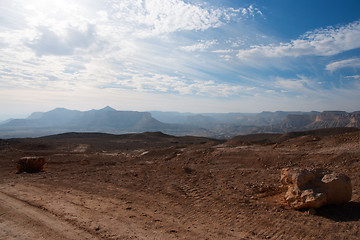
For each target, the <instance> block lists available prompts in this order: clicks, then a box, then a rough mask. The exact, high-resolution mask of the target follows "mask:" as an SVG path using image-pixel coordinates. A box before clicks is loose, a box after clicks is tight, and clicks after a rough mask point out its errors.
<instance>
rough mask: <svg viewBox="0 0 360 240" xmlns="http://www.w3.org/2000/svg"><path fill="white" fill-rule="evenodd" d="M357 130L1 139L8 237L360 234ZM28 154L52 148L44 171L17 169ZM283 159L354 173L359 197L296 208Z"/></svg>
mask: <svg viewBox="0 0 360 240" xmlns="http://www.w3.org/2000/svg"><path fill="white" fill-rule="evenodd" d="M325 135H326V134H325ZM359 136H360V132H352V133H344V134H337V135H329V136H323V134H322V135H321V134H320V135H319V136H317V135H316V134H315V135H305V136H298V137H293V138H290V139H287V140H282V141H281V142H277V143H270V144H248V143H244V142H242V141H234V140H233V141H227V142H224V141H212V140H207V139H199V138H191V137H188V138H174V137H168V136H162V135H159V134H154V135H151V134H150V135H139V136H137V137H136V139H134V138H126V139H123V138H122V139H118V138H116V137H115V138H109V139H108V138H103V137H100V135H99V136H92V137H91V139H90V138H89V137H83V136H81V137H79V136H78V137H76V138H74V137H70V136H66V137H63V138H62V139H60V140H59V139H57V140H55V139H52V138H47V139H41V140H35V139H24V140H22V139H18V140H11V141H10V140H2V141H1V142H0V167H1V170H0V174H1V175H0V239H359V238H360V192H359V191H360V180H359V173H360V171H359V170H360V162H359V160H360V140H359ZM22 156H45V157H46V160H47V164H46V166H45V168H46V169H45V171H43V172H40V173H22V174H15V166H16V161H17V159H18V158H20V157H22ZM284 167H327V168H330V169H332V170H336V171H339V172H343V173H345V174H347V175H348V176H350V178H351V179H352V185H353V197H352V200H351V202H349V203H347V204H345V205H342V206H328V207H323V208H321V209H318V210H317V211H316V213H315V214H310V213H309V212H308V211H295V210H292V209H290V208H289V207H288V206H287V205H286V204H285V203H284V202H283V195H284V191H285V189H283V188H282V187H281V186H280V185H279V178H280V170H281V169H282V168H284Z"/></svg>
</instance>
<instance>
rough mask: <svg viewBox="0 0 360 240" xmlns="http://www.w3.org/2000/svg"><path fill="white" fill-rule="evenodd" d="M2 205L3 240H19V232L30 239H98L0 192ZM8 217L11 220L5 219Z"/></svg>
mask: <svg viewBox="0 0 360 240" xmlns="http://www.w3.org/2000/svg"><path fill="white" fill-rule="evenodd" d="M0 203H1V204H0V206H1V208H0V209H1V211H4V213H5V214H4V216H1V218H2V222H1V225H2V226H3V229H4V231H3V232H1V234H2V235H4V236H2V237H1V239H13V237H14V239H18V237H19V236H17V234H16V232H17V231H18V232H27V235H28V237H29V238H30V239H31V238H33V239H36V238H37V239H97V238H96V237H95V236H93V235H91V234H90V233H88V232H85V231H83V230H81V229H79V228H77V227H75V226H73V225H71V224H69V223H67V222H65V221H63V220H61V219H59V218H58V217H57V216H55V215H53V214H51V213H50V212H48V211H46V210H44V209H42V208H39V207H36V206H34V205H32V204H29V203H27V202H26V201H22V200H20V199H18V198H16V197H13V196H10V195H8V194H6V193H3V192H0ZM6 215H8V216H11V218H10V217H6V218H5V216H6ZM1 225H0V226H1ZM25 239H27V237H25Z"/></svg>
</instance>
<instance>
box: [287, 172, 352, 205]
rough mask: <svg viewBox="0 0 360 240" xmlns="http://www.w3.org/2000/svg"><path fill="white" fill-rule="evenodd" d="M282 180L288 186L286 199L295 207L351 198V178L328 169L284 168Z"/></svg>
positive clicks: (336, 202) (337, 201)
mask: <svg viewBox="0 0 360 240" xmlns="http://www.w3.org/2000/svg"><path fill="white" fill-rule="evenodd" d="M280 182H281V183H282V184H283V185H284V186H287V187H288V190H287V192H286V194H285V200H286V201H287V203H288V204H289V206H290V207H292V208H294V209H309V208H320V207H322V206H324V205H330V204H343V203H346V202H348V201H350V199H351V194H352V187H351V181H350V178H349V177H348V176H346V175H344V174H341V173H335V172H333V171H331V170H328V169H322V168H314V169H299V168H293V169H290V168H284V169H282V170H281V179H280Z"/></svg>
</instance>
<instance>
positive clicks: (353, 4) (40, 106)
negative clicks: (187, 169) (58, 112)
mask: <svg viewBox="0 0 360 240" xmlns="http://www.w3.org/2000/svg"><path fill="white" fill-rule="evenodd" d="M359 93H360V1H358V0H352V1H350V0H343V1H335V0H326V1H325V0H317V1H309V0H302V1H289V0H272V1H269V0H254V1H250V0H243V1H242V0H236V1H230V0H225V1H216V0H209V1H200V0H167V1H164V0H163V1H161V0H96V1H95V0H93V1H89V0H69V1H68V0H63V1H49V0H32V1H27V0H2V1H0V119H4V118H7V117H12V116H13V117H17V116H20V115H21V116H24V115H26V114H30V113H31V112H34V111H48V110H51V109H53V108H55V107H66V108H69V109H79V110H89V109H92V108H95V109H97V108H102V107H104V106H107V105H110V106H112V107H114V108H116V109H118V110H137V111H150V110H162V111H180V112H260V111H276V110H300V111H310V110H318V111H323V110H345V111H355V110H360V108H359V103H360V94H359Z"/></svg>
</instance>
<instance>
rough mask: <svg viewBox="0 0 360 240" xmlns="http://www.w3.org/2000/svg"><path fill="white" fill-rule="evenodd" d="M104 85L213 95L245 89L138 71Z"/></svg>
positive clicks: (182, 93) (142, 90) (229, 94)
mask: <svg viewBox="0 0 360 240" xmlns="http://www.w3.org/2000/svg"><path fill="white" fill-rule="evenodd" d="M102 87H103V88H117V87H122V88H127V89H136V90H137V91H139V92H154V93H155V92H163V93H175V94H180V95H199V96H212V97H227V96H231V95H238V94H240V93H241V90H244V88H243V87H242V86H239V85H230V84H226V83H216V82H214V81H202V80H189V79H185V78H182V77H179V76H170V75H164V74H156V73H154V74H149V73H148V74H146V75H144V74H137V73H128V74H124V75H123V76H119V79H118V80H115V81H113V82H112V83H111V84H108V85H104V86H102Z"/></svg>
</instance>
